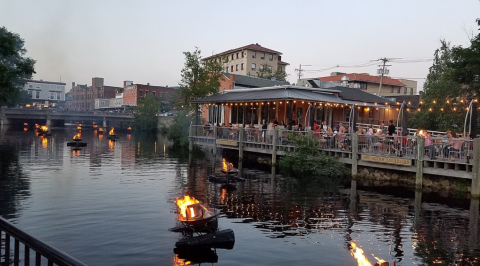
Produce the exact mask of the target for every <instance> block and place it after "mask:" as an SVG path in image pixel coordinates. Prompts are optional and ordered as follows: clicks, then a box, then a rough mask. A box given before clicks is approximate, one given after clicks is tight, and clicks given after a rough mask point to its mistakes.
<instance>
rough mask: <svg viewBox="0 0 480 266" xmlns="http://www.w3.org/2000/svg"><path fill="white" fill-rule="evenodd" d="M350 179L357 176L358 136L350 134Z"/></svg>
mask: <svg viewBox="0 0 480 266" xmlns="http://www.w3.org/2000/svg"><path fill="white" fill-rule="evenodd" d="M351 138H352V179H354V180H355V179H357V174H358V135H357V133H352V135H351Z"/></svg>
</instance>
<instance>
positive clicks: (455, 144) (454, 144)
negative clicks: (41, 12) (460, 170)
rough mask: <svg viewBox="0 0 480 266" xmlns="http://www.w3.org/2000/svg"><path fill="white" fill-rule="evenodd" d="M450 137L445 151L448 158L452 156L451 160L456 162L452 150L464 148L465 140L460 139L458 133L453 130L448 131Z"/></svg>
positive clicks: (456, 150)
mask: <svg viewBox="0 0 480 266" xmlns="http://www.w3.org/2000/svg"><path fill="white" fill-rule="evenodd" d="M447 137H448V139H449V141H448V143H447V145H445V147H444V148H443V153H444V155H445V157H446V158H448V157H450V161H452V162H454V161H455V158H454V157H453V156H451V154H450V152H458V151H460V150H461V148H462V144H463V141H461V140H459V139H458V137H457V134H456V133H455V132H454V131H452V132H449V133H447Z"/></svg>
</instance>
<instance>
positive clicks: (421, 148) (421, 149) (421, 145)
mask: <svg viewBox="0 0 480 266" xmlns="http://www.w3.org/2000/svg"><path fill="white" fill-rule="evenodd" d="M424 154H425V139H424V138H421V137H417V175H416V176H415V189H422V186H423V157H424Z"/></svg>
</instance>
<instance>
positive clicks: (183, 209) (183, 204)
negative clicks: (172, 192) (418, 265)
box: [175, 196, 200, 218]
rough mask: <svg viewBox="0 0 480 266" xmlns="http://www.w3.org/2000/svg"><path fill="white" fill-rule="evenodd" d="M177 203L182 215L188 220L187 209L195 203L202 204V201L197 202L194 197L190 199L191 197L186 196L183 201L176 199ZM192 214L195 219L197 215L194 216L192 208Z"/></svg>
mask: <svg viewBox="0 0 480 266" xmlns="http://www.w3.org/2000/svg"><path fill="white" fill-rule="evenodd" d="M175 203H176V204H177V206H178V208H180V214H181V215H182V216H183V217H185V218H186V217H187V207H188V206H189V205H192V204H195V203H200V201H198V200H196V199H195V198H194V197H191V198H190V196H184V197H183V199H179V198H176V199H175ZM190 212H191V215H192V217H194V216H195V215H194V211H193V208H190Z"/></svg>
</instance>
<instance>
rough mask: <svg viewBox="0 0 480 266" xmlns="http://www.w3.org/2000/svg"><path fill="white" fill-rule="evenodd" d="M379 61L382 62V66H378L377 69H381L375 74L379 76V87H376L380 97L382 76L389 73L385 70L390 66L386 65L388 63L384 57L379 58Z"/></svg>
mask: <svg viewBox="0 0 480 266" xmlns="http://www.w3.org/2000/svg"><path fill="white" fill-rule="evenodd" d="M378 60H379V61H382V62H383V65H379V67H381V68H380V69H378V70H377V74H381V76H380V85H379V86H378V96H381V95H382V83H383V75H384V74H387V75H388V73H389V72H390V70H388V69H385V68H386V67H387V66H391V65H386V63H387V62H388V61H389V59H388V58H386V57H384V58H380V59H378Z"/></svg>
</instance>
